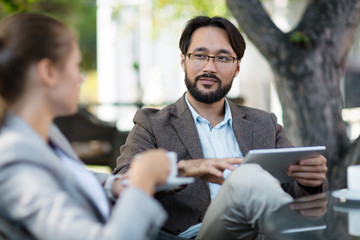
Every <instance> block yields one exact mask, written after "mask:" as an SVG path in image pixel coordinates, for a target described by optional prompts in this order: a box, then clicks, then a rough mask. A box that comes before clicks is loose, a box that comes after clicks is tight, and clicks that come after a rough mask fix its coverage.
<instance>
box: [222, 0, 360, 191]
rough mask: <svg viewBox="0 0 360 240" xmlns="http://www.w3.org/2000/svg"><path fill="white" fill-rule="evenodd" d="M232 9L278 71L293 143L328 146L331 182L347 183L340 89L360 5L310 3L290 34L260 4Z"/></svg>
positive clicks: (249, 1) (253, 1)
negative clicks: (277, 24)
mask: <svg viewBox="0 0 360 240" xmlns="http://www.w3.org/2000/svg"><path fill="white" fill-rule="evenodd" d="M227 4H228V7H229V9H230V11H231V12H232V14H233V15H234V17H235V18H236V20H237V21H238V23H239V25H240V27H241V29H242V30H243V31H244V33H245V34H246V35H247V36H248V38H249V39H250V40H251V41H252V42H253V43H254V44H255V45H256V47H257V48H258V49H259V50H260V52H261V53H262V54H263V55H264V56H265V58H266V59H267V60H268V62H269V64H270V66H271V68H272V70H273V73H274V79H275V86H276V89H277V92H278V95H279V99H280V102H281V105H282V108H283V119H284V127H285V129H286V132H287V135H288V137H289V138H290V140H291V141H292V143H293V144H294V145H296V146H311V145H325V146H326V147H327V153H326V158H327V160H328V163H327V164H328V168H329V172H328V173H329V175H328V176H329V179H330V180H332V177H331V175H332V176H335V175H336V176H338V177H341V178H343V179H344V175H341V174H339V173H340V172H341V173H345V167H346V166H347V164H349V162H351V161H350V160H348V161H344V162H345V164H343V163H342V164H341V165H340V162H341V160H342V159H343V158H344V157H345V154H346V152H347V151H348V149H349V148H350V140H349V138H348V136H347V134H346V125H345V122H344V121H343V119H342V116H341V110H342V108H343V103H342V97H341V93H340V88H339V85H340V80H341V77H342V75H343V73H344V69H345V63H346V59H347V56H348V54H349V51H350V48H351V45H352V42H353V40H354V36H355V32H356V29H357V27H358V25H359V22H360V1H357V0H313V1H309V3H308V6H307V8H306V10H305V12H304V15H303V17H302V19H301V21H300V23H299V24H298V26H297V27H296V28H295V29H293V30H292V31H290V32H288V33H283V32H282V31H281V30H280V29H278V28H277V27H276V26H275V24H274V23H273V22H272V20H271V19H270V17H269V16H268V14H267V13H266V11H265V10H264V8H263V6H262V4H261V3H260V1H258V0H238V1H236V0H227ZM353 152H354V153H355V151H353ZM348 158H349V159H354V157H351V156H348ZM355 158H356V157H355ZM352 162H353V161H352ZM336 165H338V166H337V167H336V168H334V166H336ZM333 169H334V171H335V170H336V171H339V173H333V171H332V170H333ZM330 182H331V181H330ZM339 184H340V183H339ZM340 185H341V184H340Z"/></svg>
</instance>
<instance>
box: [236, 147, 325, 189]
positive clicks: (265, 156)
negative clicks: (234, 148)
mask: <svg viewBox="0 0 360 240" xmlns="http://www.w3.org/2000/svg"><path fill="white" fill-rule="evenodd" d="M325 150H326V147H325V146H312V147H293V148H274V149H256V150H250V151H249V153H248V154H247V155H246V157H245V158H244V161H243V163H257V164H259V165H260V166H261V167H262V168H263V169H265V170H266V171H268V172H269V173H270V174H272V175H273V176H274V177H275V178H277V179H279V181H280V182H281V183H287V182H292V181H294V178H292V177H289V176H288V175H287V174H286V172H287V168H288V167H289V166H290V165H292V164H296V163H297V162H298V161H299V160H301V159H303V158H306V157H310V156H313V155H318V154H323V153H324V152H325Z"/></svg>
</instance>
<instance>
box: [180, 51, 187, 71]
mask: <svg viewBox="0 0 360 240" xmlns="http://www.w3.org/2000/svg"><path fill="white" fill-rule="evenodd" d="M180 57H181V67H182V69H183V71H184V72H185V58H186V56H185V55H184V54H183V53H182V54H180Z"/></svg>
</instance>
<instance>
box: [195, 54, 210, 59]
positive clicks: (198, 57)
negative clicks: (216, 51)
mask: <svg viewBox="0 0 360 240" xmlns="http://www.w3.org/2000/svg"><path fill="white" fill-rule="evenodd" d="M194 57H195V58H196V59H198V60H205V59H207V56H206V55H204V54H194Z"/></svg>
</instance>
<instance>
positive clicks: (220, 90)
mask: <svg viewBox="0 0 360 240" xmlns="http://www.w3.org/2000/svg"><path fill="white" fill-rule="evenodd" d="M202 77H204V78H212V79H214V80H216V82H217V83H218V87H217V89H216V90H215V91H213V92H208V93H203V92H201V90H199V88H198V87H197V83H198V81H199V79H200V78H202ZM233 80H234V79H232V80H231V82H230V83H229V84H227V85H224V86H222V82H221V80H220V79H219V78H218V77H217V76H215V75H213V74H202V75H199V76H197V77H195V81H194V82H193V83H192V82H191V81H190V80H189V78H188V75H187V72H186V71H185V85H186V88H187V89H188V91H189V93H190V94H191V96H192V97H193V98H195V100H196V101H198V102H202V103H207V104H211V103H215V102H218V101H220V100H221V99H222V98H223V97H225V96H226V94H228V92H229V91H230V89H231V86H232V83H233ZM204 87H205V88H210V87H211V86H209V85H204Z"/></svg>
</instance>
